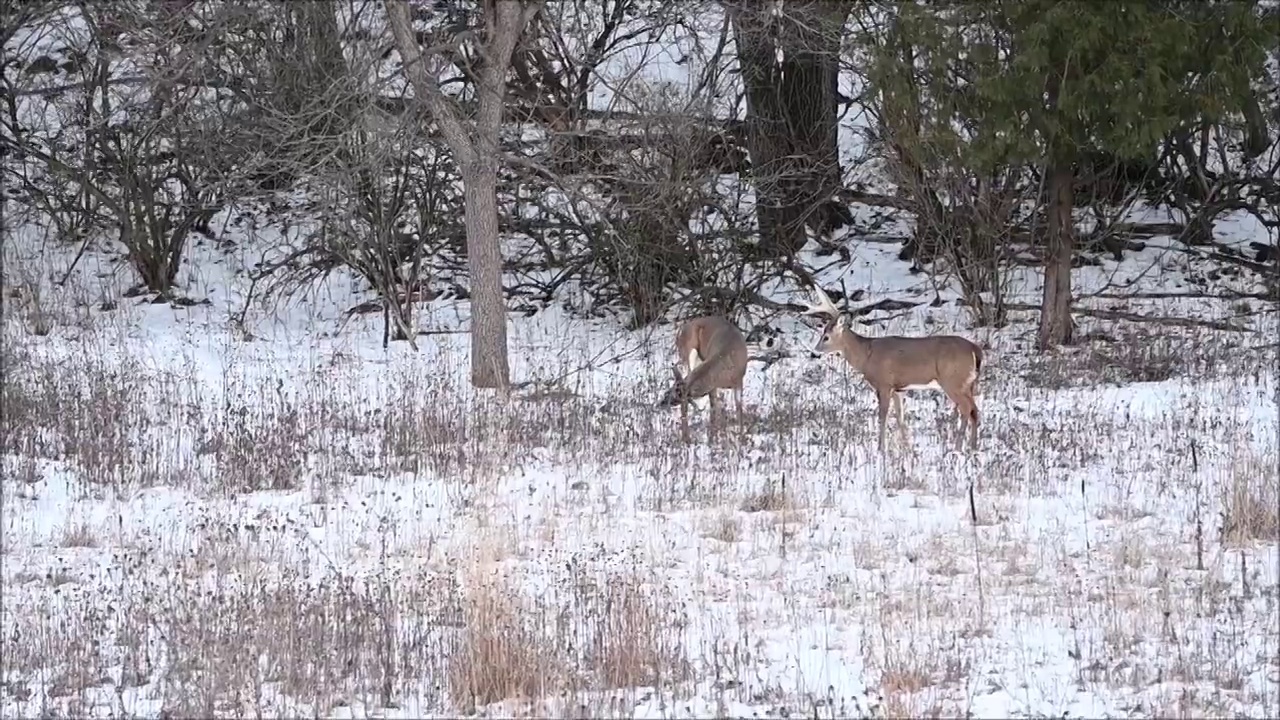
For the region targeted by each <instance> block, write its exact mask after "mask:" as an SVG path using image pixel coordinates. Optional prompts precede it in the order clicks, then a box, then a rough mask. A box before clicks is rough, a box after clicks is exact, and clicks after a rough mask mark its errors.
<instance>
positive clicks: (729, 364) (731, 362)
mask: <svg viewBox="0 0 1280 720" xmlns="http://www.w3.org/2000/svg"><path fill="white" fill-rule="evenodd" d="M676 355H677V356H678V357H679V362H678V363H677V364H676V365H675V366H672V368H671V372H672V373H673V374H674V375H675V386H674V387H672V388H671V389H670V390H669V391H667V393H666V394H665V395H663V396H662V399H661V400H660V401H658V404H659V405H663V406H667V407H670V406H672V405H677V404H678V405H679V406H680V431H681V436H682V437H683V438H684V440H685V442H688V441H689V409H688V408H689V401H690V400H693V399H696V398H700V397H703V396H704V395H710V396H711V420H712V421H713V423H714V420H715V416H716V404H717V403H716V394H717V391H718V390H731V391H733V394H734V396H735V399H736V400H737V405H738V424H739V425H741V424H742V379H743V377H745V376H746V374H747V360H748V358H747V340H746V338H744V337H743V336H742V331H741V330H739V329H738V328H737V327H736V326H734V324H733V323H731V322H729V321H728V320H727V319H725V318H724V317H721V316H719V315H708V316H704V317H698V318H693V319H692V320H689V321H687V322H685V324H684V325H682V326H681V327H680V331H679V332H678V333H677V334H676ZM681 364H683V365H684V366H685V374H684V375H681V373H680V367H679V366H680V365H681Z"/></svg>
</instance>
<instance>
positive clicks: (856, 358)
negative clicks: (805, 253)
mask: <svg viewBox="0 0 1280 720" xmlns="http://www.w3.org/2000/svg"><path fill="white" fill-rule="evenodd" d="M813 289H814V293H813V297H814V299H815V300H816V301H817V304H809V307H808V309H807V310H805V311H804V314H805V315H815V314H816V315H826V316H827V317H828V320H827V323H826V325H825V326H824V327H823V329H822V335H821V336H820V337H819V339H818V342H817V344H816V345H814V348H813V350H814V352H817V353H822V354H826V353H834V352H838V353H840V354H841V355H843V356H844V359H845V361H846V362H848V363H849V365H850V366H852V367H853V369H854V370H856V371H857V372H858V373H859V374H861V375H862V377H863V378H864V379H866V381H867V384H868V385H870V386H871V388H872V389H873V390H875V391H876V400H877V401H878V402H879V411H880V438H879V445H878V446H879V449H880V452H882V453H883V452H884V430H885V424H886V421H887V419H888V417H889V405H890V403H892V404H893V406H894V411H895V413H894V414H895V415H897V418H898V434H899V437H900V439H901V440H902V442H903V444H906V441H907V435H906V429H905V425H904V424H903V421H902V399H901V398H900V397H899V396H898V393H899V392H901V391H902V390H917V389H941V390H942V391H943V392H945V393H946V394H947V397H948V398H950V399H951V402H952V403H953V404H954V405H955V408H956V411H957V412H958V413H959V414H960V427H961V430H962V431H963V429H964V426H965V425H968V426H969V439H970V446H971V447H972V448H977V446H978V405H977V403H976V402H975V401H974V399H973V396H974V391H975V390H976V389H977V383H978V373H979V371H980V370H981V369H982V348H980V347H978V346H977V345H976V344H974V343H972V342H970V341H969V340H966V339H965V338H962V337H960V336H958V335H931V336H927V337H902V336H899V335H890V336H886V337H866V336H864V335H859V334H858V333H857V332H856V331H855V330H854V329H853V328H852V327H851V326H850V325H849V321H848V319H847V318H845V317H844V316H843V315H842V314H841V312H840V310H839V309H838V308H837V307H836V306H835V304H834V303H832V302H831V298H829V297H828V296H827V294H826V293H825V292H823V290H822V288H820V287H818V286H817V285H814V288H813ZM963 442H964V434H963V432H962V433H961V435H960V438H959V442H957V448H959V447H962V445H963Z"/></svg>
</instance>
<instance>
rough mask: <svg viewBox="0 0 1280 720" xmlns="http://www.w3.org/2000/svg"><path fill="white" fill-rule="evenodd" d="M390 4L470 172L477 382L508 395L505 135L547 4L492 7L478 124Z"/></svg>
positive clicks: (390, 15) (400, 36)
mask: <svg viewBox="0 0 1280 720" xmlns="http://www.w3.org/2000/svg"><path fill="white" fill-rule="evenodd" d="M384 6H385V7H386V11H387V19H388V21H389V24H390V26H391V34H392V36H393V37H394V38H395V44H396V49H397V50H398V51H399V53H400V57H401V60H402V61H403V63H404V71H405V75H406V76H407V77H408V78H409V82H410V83H411V84H412V85H413V90H414V95H415V99H416V100H417V101H418V102H420V103H423V104H424V105H426V107H427V109H428V110H429V111H430V112H431V115H432V117H433V118H434V119H435V121H436V123H437V124H438V125H439V126H440V132H441V133H442V134H443V135H444V138H445V141H446V142H447V143H448V144H449V149H450V150H452V151H453V155H454V159H455V160H457V162H458V166H459V168H460V169H461V172H462V184H463V192H464V193H465V195H466V201H465V208H464V215H465V222H466V227H467V267H468V269H469V270H470V273H471V384H472V385H473V386H475V387H478V388H497V389H498V390H499V391H500V392H501V393H502V394H504V395H505V394H506V393H507V392H508V391H509V389H510V384H511V373H510V366H509V363H508V359H507V314H506V313H507V308H506V301H505V299H504V297H503V291H502V248H501V245H500V244H499V238H498V196H497V187H498V130H499V129H500V127H501V125H502V110H503V105H504V97H503V96H504V95H505V93H506V75H507V68H508V67H509V66H510V64H511V53H512V52H513V51H514V50H515V46H516V42H517V41H518V40H519V39H520V34H521V33H522V32H523V31H524V28H525V26H527V25H528V24H529V21H530V20H532V19H533V16H534V15H535V14H537V12H538V10H539V9H540V8H541V6H542V4H541V3H540V2H533V3H522V2H517V1H516V0H497V1H496V2H493V3H492V4H489V3H486V19H485V30H486V37H485V47H484V48H483V51H482V53H481V54H482V56H483V57H484V60H485V62H484V67H483V69H482V70H481V72H480V81H479V84H478V86H477V88H476V94H477V96H478V99H479V102H478V108H477V110H476V118H475V120H474V121H468V120H465V119H464V118H463V116H462V111H461V110H460V109H459V107H458V105H457V103H456V102H454V101H453V100H452V99H450V98H449V97H446V96H445V95H444V93H442V92H440V88H439V84H438V80H439V78H438V74H437V72H432V71H429V70H428V68H427V65H426V61H427V58H426V57H425V56H424V55H423V53H422V48H421V47H420V46H419V44H418V40H417V37H416V36H415V35H414V32H413V26H412V22H411V19H410V16H409V7H408V5H407V4H406V3H405V2H404V0H384Z"/></svg>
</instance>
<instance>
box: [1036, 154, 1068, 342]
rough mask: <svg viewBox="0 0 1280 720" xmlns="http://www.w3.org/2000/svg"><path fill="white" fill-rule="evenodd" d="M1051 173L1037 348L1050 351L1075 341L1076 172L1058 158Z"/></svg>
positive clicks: (1050, 169) (1062, 159)
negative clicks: (1073, 277) (1072, 277)
mask: <svg viewBox="0 0 1280 720" xmlns="http://www.w3.org/2000/svg"><path fill="white" fill-rule="evenodd" d="M1048 174H1049V207H1048V213H1049V218H1048V220H1049V222H1048V235H1049V237H1048V238H1047V240H1048V252H1047V253H1046V255H1045V261H1044V295H1043V299H1042V301H1041V303H1040V331H1039V333H1038V337H1037V347H1038V348H1039V349H1040V350H1042V351H1043V350H1047V349H1049V348H1051V347H1054V346H1056V345H1069V344H1071V342H1072V340H1073V339H1074V334H1075V323H1074V322H1073V321H1072V319H1071V255H1072V246H1073V244H1074V243H1073V239H1072V231H1073V228H1072V223H1071V209H1072V206H1073V201H1074V195H1073V189H1072V182H1073V181H1074V180H1075V173H1074V172H1073V171H1072V170H1071V163H1070V162H1069V161H1067V160H1065V159H1064V158H1061V157H1059V158H1058V159H1057V160H1054V161H1052V164H1051V166H1050V167H1049V168H1048Z"/></svg>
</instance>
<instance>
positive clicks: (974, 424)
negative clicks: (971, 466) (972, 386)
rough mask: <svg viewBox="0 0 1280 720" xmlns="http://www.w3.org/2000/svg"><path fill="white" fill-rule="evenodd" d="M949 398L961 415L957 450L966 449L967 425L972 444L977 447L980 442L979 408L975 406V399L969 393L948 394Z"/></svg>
mask: <svg viewBox="0 0 1280 720" xmlns="http://www.w3.org/2000/svg"><path fill="white" fill-rule="evenodd" d="M947 397H949V398H951V402H952V403H953V404H955V406H956V412H957V413H959V415H960V434H959V436H957V437H956V449H957V450H962V449H963V448H964V435H965V432H964V431H965V427H964V426H965V425H968V426H969V433H970V438H971V442H972V443H973V444H974V446H975V447H976V445H977V442H978V406H977V405H976V404H974V402H973V397H972V396H971V395H969V393H967V392H957V393H952V392H950V391H948V392H947Z"/></svg>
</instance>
